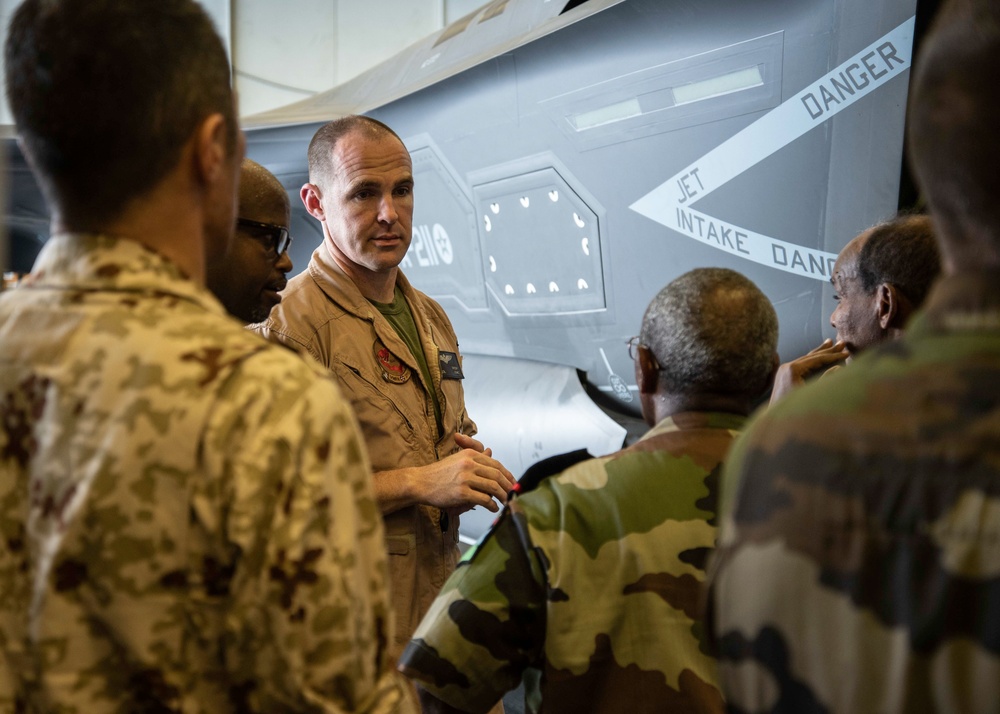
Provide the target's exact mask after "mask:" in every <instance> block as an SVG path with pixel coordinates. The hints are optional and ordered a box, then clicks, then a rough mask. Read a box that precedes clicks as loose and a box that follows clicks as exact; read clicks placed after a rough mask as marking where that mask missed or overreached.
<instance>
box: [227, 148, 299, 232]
mask: <svg viewBox="0 0 1000 714" xmlns="http://www.w3.org/2000/svg"><path fill="white" fill-rule="evenodd" d="M239 201H240V203H239V215H240V217H242V218H250V219H252V220H256V219H254V218H253V216H252V215H251V214H255V213H256V212H260V211H266V212H268V213H269V214H275V213H277V214H280V215H286V216H289V215H290V214H291V204H290V202H289V200H288V192H287V191H285V187H284V186H282V185H281V181H279V180H278V179H277V177H275V175H274V174H272V173H271V172H270V171H268V170H267V169H265V168H264V167H263V166H261V165H260V164H258V163H257V162H256V161H254V160H253V159H243V164H242V166H241V168H240V198H239ZM283 225H285V226H287V225H288V220H287V219H286V220H285V221H284V222H283Z"/></svg>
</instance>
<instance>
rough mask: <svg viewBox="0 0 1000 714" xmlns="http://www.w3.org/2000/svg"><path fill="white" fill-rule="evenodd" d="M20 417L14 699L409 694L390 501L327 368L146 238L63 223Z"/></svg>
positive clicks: (14, 447)
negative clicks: (387, 525)
mask: <svg viewBox="0 0 1000 714" xmlns="http://www.w3.org/2000/svg"><path fill="white" fill-rule="evenodd" d="M0 414H2V418H3V421H2V425H0V536H2V540H0V650H2V659H0V711H32V712H46V713H47V714H49V713H53V714H54V713H57V712H58V713H59V714H74V713H75V714H101V713H103V712H130V713H135V712H182V711H183V712H185V713H192V714H193V713H198V712H205V713H208V712H212V713H213V714H218V713H220V712H222V713H224V712H244V711H268V712H289V711H294V712H332V711H338V712H339V711H345V710H349V711H371V712H388V711H395V710H396V709H395V708H394V707H395V706H396V705H397V704H399V702H400V699H401V697H404V696H405V695H404V694H403V693H402V692H403V688H402V687H400V686H399V681H401V680H397V679H396V677H398V675H395V673H393V672H392V670H391V667H390V666H389V665H390V663H388V662H386V661H385V653H386V648H387V646H388V642H389V641H390V638H391V636H392V632H391V623H390V614H389V605H388V601H387V594H386V583H385V580H386V562H385V554H384V545H383V532H382V527H381V521H380V518H379V513H378V509H377V507H376V505H375V501H374V498H373V494H372V489H371V484H370V479H369V475H368V467H367V462H366V458H365V456H364V452H363V450H362V447H361V445H360V442H359V440H358V436H357V427H356V425H355V423H354V420H353V417H352V415H351V414H350V411H349V409H348V408H347V406H346V403H345V402H344V400H343V399H342V398H341V397H340V395H339V393H338V390H337V388H336V386H335V385H334V384H333V382H332V381H331V380H329V379H328V378H326V377H325V376H323V370H321V369H320V368H319V367H318V366H317V365H312V364H310V363H307V362H306V361H304V360H302V359H300V358H299V357H298V356H296V355H293V354H292V353H291V352H290V351H288V350H285V349H283V348H281V347H277V346H274V345H268V344H267V343H265V342H264V341H263V340H261V339H259V338H258V337H256V336H255V335H253V334H251V333H249V332H247V331H246V330H244V329H242V328H241V327H240V325H239V324H238V323H237V322H236V321H235V320H232V319H231V318H229V317H227V316H226V315H225V313H224V311H223V309H222V306H221V305H220V304H219V303H218V302H217V301H216V300H215V299H214V298H213V297H212V296H211V295H210V294H209V293H208V292H207V291H205V290H204V289H203V288H200V287H198V286H196V285H195V284H194V283H192V282H191V281H190V280H188V279H187V278H185V277H184V276H183V275H181V274H180V272H179V271H178V269H177V268H176V267H174V266H173V264H171V263H169V262H168V261H166V260H164V259H163V258H161V257H159V256H158V255H157V254H155V253H153V252H151V251H149V250H147V249H145V248H143V247H142V246H140V245H139V244H138V243H136V242H132V241H127V240H120V241H116V240H112V239H109V238H102V237H93V236H56V237H53V238H52V239H51V240H50V241H49V242H48V243H47V244H46V246H45V247H44V249H43V252H42V254H41V256H40V257H39V260H38V262H37V263H36V266H35V273H34V274H33V276H32V278H31V279H30V280H29V283H28V284H27V285H25V286H23V287H20V288H18V289H16V290H14V291H12V292H9V293H5V294H4V295H3V296H2V297H0ZM400 711H410V709H409V708H408V706H407V705H406V703H405V702H404V703H403V705H402V708H401V709H400Z"/></svg>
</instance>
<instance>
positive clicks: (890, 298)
mask: <svg viewBox="0 0 1000 714" xmlns="http://www.w3.org/2000/svg"><path fill="white" fill-rule="evenodd" d="M901 297H902V296H901V295H900V293H899V290H898V289H897V288H896V286H895V285H893V284H892V283H882V284H881V285H879V286H878V288H876V289H875V305H876V310H878V325H879V327H881V328H882V329H883V330H888V329H889V328H892V327H902V325H900V324H898V322H899V318H900V315H899V311H900V298H901Z"/></svg>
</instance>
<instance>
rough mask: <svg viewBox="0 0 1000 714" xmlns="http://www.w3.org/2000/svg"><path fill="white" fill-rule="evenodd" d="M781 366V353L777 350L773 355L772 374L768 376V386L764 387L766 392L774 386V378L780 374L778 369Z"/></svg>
mask: <svg viewBox="0 0 1000 714" xmlns="http://www.w3.org/2000/svg"><path fill="white" fill-rule="evenodd" d="M780 367H781V355H779V354H778V353H777V352H775V353H774V356H773V357H771V376H770V377H768V378H767V387H766V388H765V389H764V393H765V394H766V393H767V392H768V390H770V389H773V388H774V378H775V377H777V376H778V369H779V368H780Z"/></svg>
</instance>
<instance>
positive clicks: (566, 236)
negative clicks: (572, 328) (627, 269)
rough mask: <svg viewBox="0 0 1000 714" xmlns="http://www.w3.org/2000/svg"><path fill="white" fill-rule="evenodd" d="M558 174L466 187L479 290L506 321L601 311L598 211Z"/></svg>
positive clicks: (529, 173)
mask: <svg viewBox="0 0 1000 714" xmlns="http://www.w3.org/2000/svg"><path fill="white" fill-rule="evenodd" d="M561 171H562V173H561V172H560V170H557V169H556V168H555V167H552V166H549V167H546V168H542V169H537V170H532V171H527V172H525V173H522V174H520V175H515V176H510V177H508V178H501V179H498V180H495V181H488V182H485V183H479V184H477V185H474V186H473V197H474V201H475V207H476V212H477V229H478V231H479V240H480V246H481V251H482V259H483V274H484V275H485V276H486V287H487V289H488V290H490V292H491V293H492V294H493V296H494V297H495V298H496V300H497V301H498V302H499V303H500V304H501V305H502V306H503V308H504V310H506V311H507V313H509V314H511V315H556V314H566V313H577V312H589V311H595V310H603V309H604V308H606V307H607V300H606V295H605V290H604V270H603V264H602V258H601V231H600V221H599V219H598V212H597V211H595V210H594V209H592V208H591V206H590V205H588V203H587V202H586V201H584V200H583V198H581V196H580V193H581V192H578V191H576V190H574V188H573V187H572V185H571V183H570V180H567V179H568V178H570V177H564V175H563V173H567V172H566V170H565V169H562V170H561Z"/></svg>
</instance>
